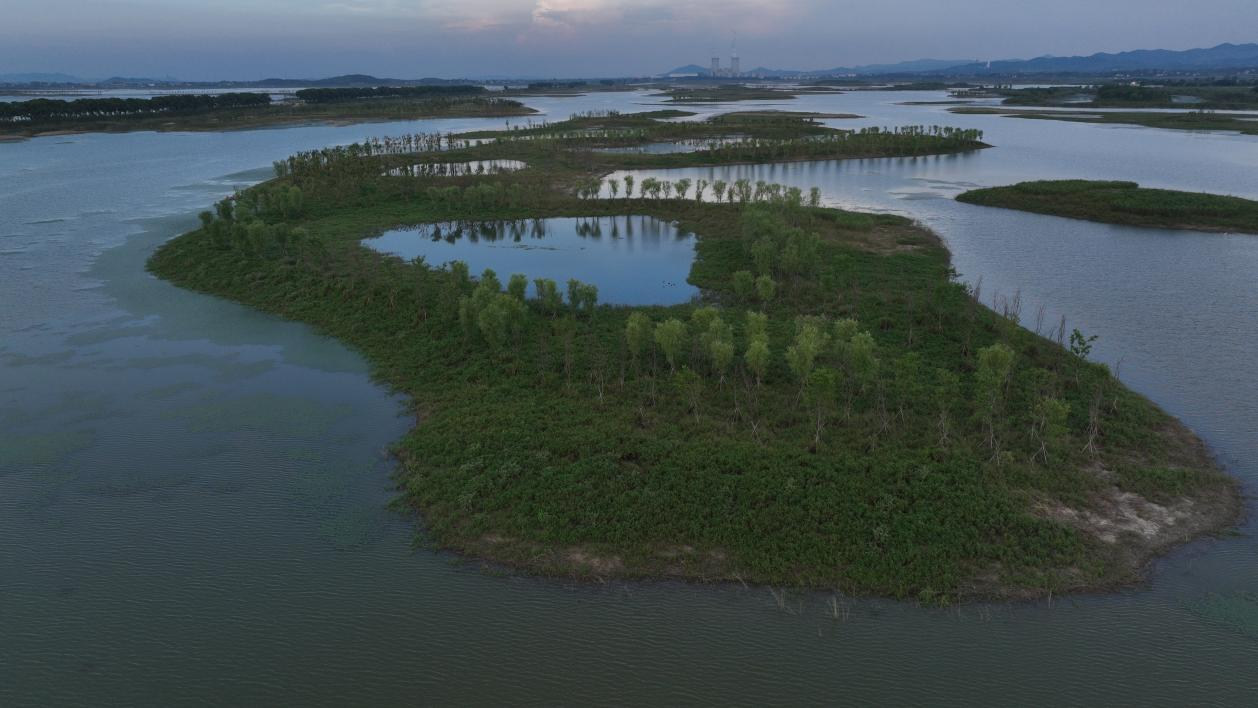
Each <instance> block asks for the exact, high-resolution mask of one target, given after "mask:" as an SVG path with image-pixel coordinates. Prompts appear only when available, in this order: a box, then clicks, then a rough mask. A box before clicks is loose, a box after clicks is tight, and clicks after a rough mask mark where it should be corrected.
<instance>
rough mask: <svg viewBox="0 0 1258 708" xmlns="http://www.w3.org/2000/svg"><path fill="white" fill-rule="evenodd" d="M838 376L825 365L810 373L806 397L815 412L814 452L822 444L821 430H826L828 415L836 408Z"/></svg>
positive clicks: (805, 392)
mask: <svg viewBox="0 0 1258 708" xmlns="http://www.w3.org/2000/svg"><path fill="white" fill-rule="evenodd" d="M838 378H839V377H838V375H837V374H835V372H834V370H832V369H827V368H824V367H823V368H819V369H816V370H814V371H813V372H812V373H811V374H809V375H808V382H807V386H806V387H805V389H804V397H805V402H806V403H807V404H808V407H809V408H811V409H812V413H813V437H812V449H813V451H814V452H815V451H816V450H817V448H818V447H820V446H821V432H822V431H823V430H825V424H826V417H827V415H829V414H830V413H831V412H832V410H833V408H834V399H835V388H836V386H837V382H838Z"/></svg>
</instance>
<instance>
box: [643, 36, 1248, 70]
mask: <svg viewBox="0 0 1258 708" xmlns="http://www.w3.org/2000/svg"><path fill="white" fill-rule="evenodd" d="M1232 69H1258V44H1220V45H1219V46H1217V47H1210V48H1208V49H1188V50H1184V51H1173V50H1169V49H1140V50H1136V51H1130V52H1119V53H1117V54H1107V53H1103V52H1102V53H1099V54H1092V55H1090V56H1086V57H1084V56H1078V57H1051V56H1045V57H1037V58H1035V59H1006V60H1001V61H992V62H976V61H967V60H960V61H948V60H944V59H919V60H917V61H906V62H900V63H898V64H868V65H865V66H855V67H838V68H834V69H815V70H795V69H766V68H764V67H757V68H755V69H751V70H750V71H748V72H746V73H747V74H750V75H754V76H763V77H772V78H793V77H799V76H853V75H855V76H892V75H905V74H913V75H939V76H983V75H1001V76H1007V75H1013V74H1111V73H1120V72H1145V71H1221V70H1232ZM667 74H699V75H704V76H706V75H708V69H707V68H706V67H702V66H699V65H697V64H689V65H687V66H683V67H678V68H676V69H673V70H672V71H670V72H666V75H667Z"/></svg>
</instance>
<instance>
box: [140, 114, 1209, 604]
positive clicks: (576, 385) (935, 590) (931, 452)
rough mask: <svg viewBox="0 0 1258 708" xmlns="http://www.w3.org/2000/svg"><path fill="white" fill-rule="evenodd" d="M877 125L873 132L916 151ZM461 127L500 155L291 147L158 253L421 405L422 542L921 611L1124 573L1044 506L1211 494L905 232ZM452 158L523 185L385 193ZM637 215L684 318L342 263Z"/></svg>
mask: <svg viewBox="0 0 1258 708" xmlns="http://www.w3.org/2000/svg"><path fill="white" fill-rule="evenodd" d="M583 120H586V121H593V120H605V118H598V119H594V118H587V119H583ZM531 130H532V129H531ZM892 135H898V136H900V137H898V138H887V136H885V135H879V136H878V137H879V139H884V138H887V139H891V140H896V139H898V140H904V141H907V142H910V143H911V142H912V141H916V140H919V139H924V138H925V137H927V136H922V135H918V134H915V133H912V132H909V133H893V134H892ZM472 137H481V138H485V137H488V138H490V139H492V140H493V142H491V143H489V144H485V145H465V144H464V142H463V141H465V140H468V139H470V137H469V136H463V137H453V138H452V137H450V136H428V137H415V136H412V137H409V138H404V139H400V140H398V141H392V142H391V141H379V142H375V143H371V144H368V145H365V146H350V147H346V148H337V149H330V150H325V151H319V152H316V153H307V154H305V155H300V156H295V157H294V158H292V159H290V160H287V161H284V162H282V163H279V164H277V166H276V171H277V177H276V179H275V180H272V181H270V182H268V183H265V184H263V185H260V186H258V187H255V188H253V189H250V190H247V191H245V192H243V193H241V194H238V195H235V196H234V197H232V198H230V199H228V200H225V201H224V202H222V203H220V204H219V205H218V207H217V209H216V210H215V211H214V212H206V213H205V214H203V215H202V221H203V224H202V227H201V228H199V229H198V230H196V231H194V232H192V233H189V234H187V235H185V236H182V237H180V238H178V239H175V240H173V241H171V242H170V243H169V244H167V245H166V246H165V247H163V248H162V249H161V250H160V251H159V252H158V253H156V254H155V255H154V257H153V259H152V261H151V268H152V269H153V270H154V271H155V272H157V273H158V274H160V275H161V276H163V277H165V278H168V279H170V280H172V281H174V282H176V283H178V284H180V285H183V286H185V287H189V288H194V289H198V290H202V291H206V292H211V293H215V294H218V295H222V296H226V297H230V298H233V299H235V300H238V301H241V302H245V303H248V304H250V305H253V306H255V307H259V308H262V309H265V310H268V311H271V312H274V313H277V314H280V315H283V316H286V317H290V318H293V319H298V320H302V321H306V322H310V323H312V324H314V325H316V326H318V327H320V328H321V329H323V330H324V331H326V332H328V333H329V334H332V335H334V336H337V337H339V338H341V339H343V340H345V341H346V342H348V343H349V344H350V345H352V346H354V347H356V348H358V349H359V350H360V351H362V352H363V353H364V355H365V356H366V357H367V358H368V360H369V361H370V362H371V363H372V366H373V370H374V372H375V374H376V376H377V377H378V378H379V379H380V380H381V381H382V382H385V383H386V384H388V385H389V386H391V387H394V388H396V389H398V390H399V391H402V392H404V393H406V394H407V395H409V396H410V397H411V399H412V400H413V405H414V410H415V415H416V418H417V421H418V423H419V425H418V426H417V428H416V429H415V430H414V431H412V432H411V433H410V434H409V435H408V436H407V437H406V439H405V440H403V441H402V442H401V443H400V444H399V446H398V449H397V452H398V454H399V456H400V458H401V459H402V467H401V469H400V470H399V482H400V484H401V487H402V489H403V494H404V499H405V500H406V501H407V502H408V503H409V504H411V505H413V506H415V507H416V508H418V509H419V510H420V511H421V512H422V517H423V522H424V525H425V528H426V533H427V534H428V536H429V538H430V539H431V540H432V542H434V543H436V544H438V545H440V546H443V547H447V548H453V549H458V550H462V551H466V552H471V553H476V554H480V555H483V556H485V557H489V558H493V559H496V560H500V561H506V562H510V563H513V564H516V565H518V566H521V567H525V568H531V569H536V570H541V571H546V572H563V573H568V572H572V573H577V574H580V575H585V576H592V575H607V574H619V575H655V574H668V575H679V576H684V577H691V578H707V579H744V580H748V581H758V582H767V583H791V584H801V585H811V586H829V587H838V588H842V589H844V590H847V591H853V592H865V593H879V594H886V595H892V596H896V597H906V596H914V597H918V598H921V599H923V600H928V601H940V600H948V599H956V598H958V597H962V596H966V595H969V594H996V595H1018V594H1027V593H1036V592H1044V591H1061V590H1067V589H1073V588H1078V587H1091V586H1096V585H1099V584H1104V583H1108V582H1113V581H1116V580H1125V579H1129V578H1130V577H1131V576H1132V575H1133V574H1134V572H1135V570H1136V567H1137V566H1135V565H1133V564H1132V562H1131V559H1127V558H1125V557H1122V556H1121V554H1119V553H1116V552H1115V551H1114V549H1113V548H1111V547H1108V546H1106V545H1105V544H1103V543H1101V542H1099V541H1097V540H1096V539H1095V538H1093V537H1091V536H1089V535H1088V534H1086V533H1084V532H1083V531H1081V530H1080V529H1079V528H1076V527H1073V526H1070V525H1067V524H1066V523H1063V522H1062V521H1061V520H1059V519H1056V518H1054V517H1053V516H1052V515H1051V514H1048V513H1046V512H1045V511H1044V510H1046V509H1059V508H1070V509H1079V510H1087V509H1090V508H1092V505H1093V504H1096V503H1097V500H1098V498H1099V497H1100V496H1102V495H1103V494H1104V493H1106V490H1108V489H1110V488H1111V487H1112V486H1113V485H1115V484H1117V485H1119V487H1120V488H1121V489H1130V490H1136V491H1138V493H1140V494H1143V495H1146V496H1148V497H1149V498H1154V497H1158V495H1167V497H1168V498H1170V496H1171V495H1184V494H1196V493H1199V492H1201V493H1204V492H1205V491H1208V492H1212V493H1221V492H1219V490H1226V491H1228V493H1230V489H1231V488H1230V486H1229V485H1228V483H1227V482H1226V481H1225V480H1223V479H1222V478H1221V477H1220V476H1218V475H1217V474H1216V473H1215V472H1214V471H1213V468H1212V466H1211V465H1210V464H1209V462H1208V460H1204V458H1203V457H1202V456H1201V453H1200V451H1199V450H1198V449H1196V448H1195V447H1192V446H1191V445H1187V446H1186V445H1184V439H1183V438H1180V437H1178V432H1177V431H1178V429H1177V428H1176V427H1175V424H1174V422H1173V421H1172V420H1170V419H1169V418H1168V417H1167V416H1165V415H1164V414H1163V413H1161V412H1160V411H1159V410H1157V409H1156V408H1155V407H1154V406H1152V405H1151V404H1149V403H1148V402H1147V401H1145V400H1144V399H1142V398H1140V397H1139V396H1137V395H1135V394H1133V393H1131V392H1130V391H1128V390H1127V389H1125V388H1124V387H1123V386H1122V385H1121V384H1119V383H1118V381H1117V380H1116V379H1115V378H1114V377H1113V376H1111V375H1110V373H1109V372H1108V371H1107V370H1106V369H1105V368H1104V367H1103V366H1099V365H1097V364H1093V363H1090V362H1089V361H1087V355H1088V353H1089V350H1090V338H1088V337H1085V336H1084V335H1083V334H1081V333H1077V332H1074V333H1072V336H1071V341H1070V345H1071V349H1070V350H1067V349H1066V344H1067V329H1068V328H1067V324H1066V323H1065V322H1064V321H1061V322H1059V323H1057V325H1056V327H1046V323H1044V322H1043V321H1042V320H1043V315H1042V312H1041V313H1040V314H1039V315H1038V316H1037V318H1036V321H1035V329H1036V330H1037V331H1040V330H1043V331H1044V336H1041V335H1040V334H1037V333H1034V332H1030V331H1028V330H1026V329H1024V328H1022V327H1021V326H1020V323H1021V321H1022V313H1021V304H1020V298H1017V297H1016V296H1015V297H1013V298H1005V299H1003V300H1002V301H1001V307H1000V309H1001V313H999V314H998V313H996V312H993V311H992V310H990V309H987V308H986V307H983V306H982V305H981V304H980V298H981V293H980V292H977V290H975V291H968V290H967V289H966V288H965V287H963V286H962V285H960V284H958V283H957V282H956V281H955V280H954V279H953V273H952V270H951V269H950V267H949V262H948V254H947V252H946V251H945V249H944V248H943V247H942V246H941V245H940V244H939V243H938V241H937V240H936V239H935V238H934V237H933V236H932V235H931V234H929V233H928V232H925V231H923V230H921V229H920V228H918V227H915V226H913V225H912V224H911V223H909V222H908V221H907V220H905V219H902V218H899V217H894V216H887V215H867V214H854V213H849V212H843V211H838V210H832V209H824V208H821V207H819V206H818V203H819V195H818V193H817V192H815V190H814V191H812V192H810V193H808V194H805V193H804V192H803V191H802V190H798V189H790V188H784V187H782V186H780V185H769V184H764V183H760V184H755V185H753V184H751V183H748V182H745V181H739V182H735V183H733V184H732V185H731V184H726V183H721V184H720V186H719V190H718V188H717V185H716V184H713V185H711V186H710V188H711V192H710V193H711V194H713V195H718V194H719V198H717V199H715V200H705V199H703V197H702V195H703V194H704V193H705V190H706V189H707V188H708V187H709V185H703V186H702V187H700V186H699V184H697V183H696V184H694V185H692V184H689V181H688V180H678V181H676V182H667V181H664V180H654V181H650V182H649V181H648V180H645V179H644V180H642V181H641V182H638V183H637V184H636V185H635V183H634V182H633V181H632V178H631V177H626V178H625V179H624V180H623V181H616V182H604V180H602V179H601V178H600V176H599V175H600V174H601V172H600V171H599V170H601V169H602V166H603V165H604V164H605V163H603V162H601V160H602V159H610V160H614V159H616V157H615V156H600V158H599V160H600V162H598V163H597V166H596V167H595V168H594V169H591V167H590V166H591V162H590V154H591V153H589V152H588V151H586V150H580V149H569V148H568V147H565V148H564V149H560V150H556V149H554V148H553V146H548V147H546V148H545V149H539V147H538V146H539V145H541V144H542V143H541V142H540V141H536V140H533V139H526V140H515V139H500V138H501V136H492V135H490V136H486V135H480V136H472ZM753 137H755V136H754V135H753ZM930 137H934V136H930ZM597 141H598V139H595V138H591V139H590V140H589V141H587V143H580V142H579V141H577V144H578V145H581V144H589V143H596V142H597ZM452 154H458V155H460V156H461V157H460V159H462V156H467V157H475V158H513V159H514V158H520V157H529V158H531V159H529V160H528V162H529V168H528V169H526V170H522V171H520V172H515V173H506V174H496V175H485V176H474V177H473V176H464V177H453V178H450V177H447V178H443V179H441V180H437V179H435V178H432V177H417V178H403V179H398V178H387V177H384V176H382V175H383V173H384V172H385V171H386V170H387V169H388V168H389V167H390V166H391V165H393V164H395V161H396V160H399V159H406V160H414V159H415V157H416V155H432V157H433V159H449V158H450V156H451V155H452ZM683 182H685V184H683ZM621 184H623V185H624V187H625V188H624V191H623V192H621V191H620V188H619V185H621ZM612 185H616V186H615V187H613V186H612ZM665 185H668V186H667V187H665ZM635 187H636V188H637V189H636V191H635ZM692 187H693V188H694V191H692ZM731 192H733V193H734V195H735V196H732V197H731V196H728V195H730V193H731ZM600 196H601V198H596V197H600ZM715 202H720V203H715ZM625 213H633V214H643V215H650V216H655V217H658V218H661V219H666V220H669V221H676V222H679V223H680V224H681V226H682V228H685V229H688V230H691V231H693V232H694V233H695V234H697V235H698V237H699V240H698V243H697V259H696V262H695V264H694V266H693V269H692V271H691V275H690V282H692V283H693V284H695V285H697V286H699V287H700V288H702V290H703V291H704V293H705V298H704V301H703V302H700V303H692V304H686V305H678V306H673V307H611V306H606V305H600V304H599V299H598V290H597V288H596V287H595V286H594V285H593V284H589V283H583V282H580V281H579V280H577V279H571V280H569V281H567V282H565V283H558V282H555V281H552V280H547V279H532V277H531V276H530V274H528V273H495V272H493V271H484V272H481V273H479V274H473V273H472V272H470V269H469V268H468V266H467V265H466V264H464V263H460V262H454V263H451V264H449V265H448V266H446V267H434V266H433V265H429V264H427V263H424V262H422V261H416V262H403V261H401V260H399V259H397V258H392V257H386V256H384V255H381V254H378V253H376V252H373V251H370V250H368V249H366V248H364V247H362V245H361V244H360V239H362V238H363V237H365V236H368V235H371V234H373V233H376V232H378V231H380V230H382V229H386V228H393V227H396V226H398V225H405V224H414V223H434V222H449V221H455V222H458V221H465V222H473V221H476V220H525V219H539V218H545V217H552V216H554V217H558V216H590V217H594V216H603V215H617V214H625ZM530 283H531V284H532V285H533V286H534V288H533V296H532V297H528V293H529V289H528V286H529V285H530ZM1185 436H1186V434H1185ZM1099 471H1105V473H1104V474H1100V473H1099ZM1115 480H1116V481H1115ZM1203 490H1204V491H1203Z"/></svg>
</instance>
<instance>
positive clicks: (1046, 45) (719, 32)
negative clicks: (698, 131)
mask: <svg viewBox="0 0 1258 708" xmlns="http://www.w3.org/2000/svg"><path fill="white" fill-rule="evenodd" d="M735 33H736V34H737V37H738V50H739V54H741V55H742V65H743V68H744V69H750V68H752V67H756V66H767V67H771V68H799V69H818V68H831V67H835V66H850V65H854V64H871V63H885V62H895V61H900V60H908V59H921V58H941V59H980V60H987V59H1006V58H1030V57H1034V56H1040V55H1044V54H1055V55H1072V54H1091V53H1093V52H1097V51H1122V50H1127V49H1145V48H1167V49H1188V48H1192V47H1201V46H1213V45H1215V44H1219V43H1221V42H1235V43H1242V42H1251V41H1258V0H1198V1H1196V2H1163V1H1162V0H876V1H870V0H862V1H859V2H857V1H855V0H829V1H823V0H712V1H711V2H688V1H683V0H670V1H665V0H0V74H3V73H18V72H65V73H69V74H75V75H79V76H85V77H89V78H103V77H106V76H113V75H125V76H166V75H171V76H176V77H179V78H183V79H192V80H203V79H224V78H227V79H257V78H264V77H271V76H281V77H301V78H310V77H321V76H330V75H335V74H344V73H369V74H374V75H377V76H388V77H396V78H417V77H421V76H442V77H459V76H482V75H536V76H594V75H608V76H610V75H635V74H650V73H657V72H661V71H665V70H667V69H670V68H672V67H674V66H679V65H682V64H689V63H697V64H706V63H707V57H709V56H711V54H712V52H714V51H715V52H716V53H718V54H720V55H721V56H722V57H726V56H728V55H729V52H730V43H731V40H732V38H733V37H734V36H735Z"/></svg>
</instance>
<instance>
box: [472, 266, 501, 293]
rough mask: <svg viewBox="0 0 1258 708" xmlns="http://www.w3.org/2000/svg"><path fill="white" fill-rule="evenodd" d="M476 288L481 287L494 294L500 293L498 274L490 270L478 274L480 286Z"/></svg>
mask: <svg viewBox="0 0 1258 708" xmlns="http://www.w3.org/2000/svg"><path fill="white" fill-rule="evenodd" d="M476 287H477V288H482V287H483V288H485V289H486V290H489V291H491V292H495V293H497V292H502V282H501V281H499V280H498V274H497V273H495V272H494V271H493V269H492V268H486V269H485V271H484V272H483V273H481V274H480V284H479V285H477V286H476Z"/></svg>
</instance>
